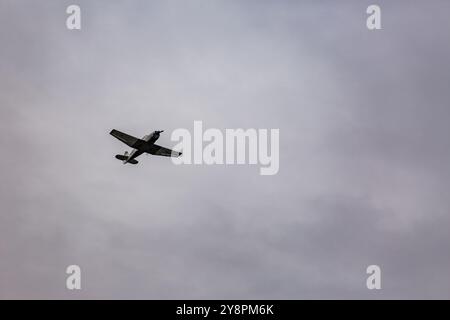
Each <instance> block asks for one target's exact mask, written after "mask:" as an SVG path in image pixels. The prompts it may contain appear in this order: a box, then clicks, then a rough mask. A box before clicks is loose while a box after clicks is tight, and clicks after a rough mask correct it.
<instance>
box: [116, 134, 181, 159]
mask: <svg viewBox="0 0 450 320" xmlns="http://www.w3.org/2000/svg"><path fill="white" fill-rule="evenodd" d="M162 132H164V130H160V131H153V132H152V133H150V134H149V135H146V136H144V137H143V138H142V139H138V138H135V137H133V136H130V135H128V134H126V133H123V132H120V131H119V130H116V129H113V130H111V132H110V133H109V134H111V135H112V136H113V137H115V138H117V139H119V140H120V141H122V142H123V143H125V144H126V145H127V146H129V147H131V148H133V150H132V151H131V153H128V151H125V153H124V154H123V155H122V154H117V155H116V159H119V160H122V161H123V163H124V164H125V163H131V164H137V163H138V161H137V160H136V158H137V157H138V156H140V155H141V154H143V153H149V154H153V155H156V156H163V157H179V156H181V154H182V153H181V152H178V151H173V150H170V149H167V148H164V147H161V146H158V145H157V144H155V141H156V140H158V139H159V135H160V134H161V133H162Z"/></svg>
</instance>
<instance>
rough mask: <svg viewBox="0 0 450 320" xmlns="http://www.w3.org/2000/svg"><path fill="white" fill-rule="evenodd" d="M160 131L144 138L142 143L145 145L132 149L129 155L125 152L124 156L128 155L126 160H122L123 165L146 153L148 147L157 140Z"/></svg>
mask: <svg viewBox="0 0 450 320" xmlns="http://www.w3.org/2000/svg"><path fill="white" fill-rule="evenodd" d="M161 132H162V131H153V132H152V133H150V134H148V135H146V136H144V137H143V138H142V140H143V141H145V144H142V145H139V146H138V147H137V148H133V149H132V151H131V153H127V152H125V154H126V155H128V158H127V159H125V160H123V163H124V164H125V163H128V162H130V161H131V160H133V159H135V158H136V157H138V156H140V155H141V154H143V153H144V152H147V151H148V150H149V149H150V147H151V146H152V145H153V144H155V142H156V140H158V139H159V136H160V133H161Z"/></svg>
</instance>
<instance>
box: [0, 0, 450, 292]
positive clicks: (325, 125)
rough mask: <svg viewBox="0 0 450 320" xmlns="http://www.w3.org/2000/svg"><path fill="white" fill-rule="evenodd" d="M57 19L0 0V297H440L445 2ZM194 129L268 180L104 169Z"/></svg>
mask: <svg viewBox="0 0 450 320" xmlns="http://www.w3.org/2000/svg"><path fill="white" fill-rule="evenodd" d="M71 4H73V2H71V1H51V0H47V1H39V2H37V1H31V0H30V1H16V0H14V1H13V0H0V74H1V77H0V147H1V149H2V150H3V151H2V157H0V173H1V179H2V183H1V184H0V203H1V211H0V298H43V299H50V298H61V299H79V298H90V299H94V298H114V299H116V298H126V299H130V298H137V299H166V298H172V299H197V298H208V299H222V298H223V299H228V298H234V299H310V298H338V299H346V298H361V299H379V298H387V299H391V298H450V250H449V244H450V235H449V229H450V213H449V212H450V195H449V190H450V183H449V180H450V167H449V164H450V139H449V136H450V126H449V119H450V109H449V108H450V105H449V102H450V90H449V85H450V42H449V30H450V20H449V19H448V12H449V11H450V3H449V2H448V1H446V0H441V1H440V0H433V1H378V2H377V4H379V5H380V6H381V10H382V30H377V31H369V30H368V29H367V28H366V18H367V14H366V8H367V6H368V5H370V4H372V1H359V0H354V1H313V0H311V1H275V0H273V1H256V0H241V1H237V0H235V1H225V0H224V1H219V0H218V1H205V0H202V1H200V0H192V1H181V0H180V1H163V0H161V1H144V0H142V1H137V0H133V1H80V0H79V1H77V2H76V4H78V5H80V7H81V19H82V29H81V30H79V31H70V30H67V28H66V18H67V16H68V15H67V14H66V8H67V6H69V5H71ZM194 120H201V121H203V125H204V127H205V128H218V129H221V130H225V129H226V128H265V129H270V128H279V129H280V171H279V173H278V174H277V175H274V176H261V175H259V167H258V166H254V165H239V166H238V165H234V166H223V165H222V166H221V165H215V166H206V165H197V166H194V165H190V166H189V165H185V166H176V165H174V164H172V162H171V161H170V159H168V158H163V157H152V156H141V157H140V158H139V160H140V163H139V165H136V166H131V165H126V166H124V165H122V164H121V163H120V162H119V161H117V160H116V159H114V155H115V154H117V153H123V151H125V150H126V149H127V147H126V146H125V145H123V144H121V143H120V142H119V141H118V140H116V139H114V138H113V137H111V136H110V135H109V134H108V133H109V131H110V130H111V129H112V128H116V129H119V130H122V131H125V132H128V133H130V134H133V135H136V136H139V137H141V136H143V135H145V134H148V133H150V132H151V131H153V130H161V129H164V130H166V132H164V133H163V134H162V136H161V138H160V140H159V142H160V143H161V144H162V145H165V146H168V147H170V146H173V145H174V142H172V141H171V140H170V132H171V131H173V130H174V129H176V128H187V129H189V130H192V128H193V121H194ZM71 264H77V265H79V266H80V267H81V269H82V289H81V290H80V291H69V290H67V289H66V287H65V284H66V283H65V281H66V277H67V275H66V273H65V270H66V267H67V266H68V265H71ZM371 264H376V265H379V266H380V267H381V270H382V289H381V290H378V291H377V290H368V289H367V288H366V278H367V274H366V268H367V266H368V265H371Z"/></svg>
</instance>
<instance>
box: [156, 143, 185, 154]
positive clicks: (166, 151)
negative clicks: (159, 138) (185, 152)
mask: <svg viewBox="0 0 450 320" xmlns="http://www.w3.org/2000/svg"><path fill="white" fill-rule="evenodd" d="M149 153H150V154H153V155H155V156H163V157H179V156H181V154H182V153H181V152H178V151H173V150H170V149H167V148H164V147H161V146H158V145H157V144H154V145H152V148H151V149H150V152H149Z"/></svg>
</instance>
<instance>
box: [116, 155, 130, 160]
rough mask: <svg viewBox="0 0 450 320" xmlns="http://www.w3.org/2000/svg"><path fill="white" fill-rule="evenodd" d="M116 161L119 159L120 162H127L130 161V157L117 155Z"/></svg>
mask: <svg viewBox="0 0 450 320" xmlns="http://www.w3.org/2000/svg"><path fill="white" fill-rule="evenodd" d="M116 159H119V160H122V161H123V160H127V159H128V156H124V155H123V154H117V155H116Z"/></svg>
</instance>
